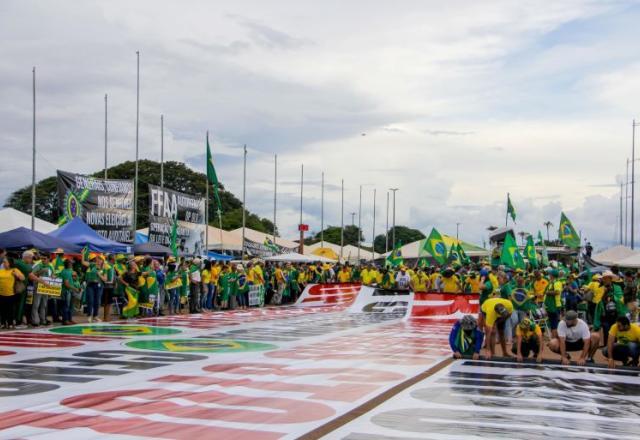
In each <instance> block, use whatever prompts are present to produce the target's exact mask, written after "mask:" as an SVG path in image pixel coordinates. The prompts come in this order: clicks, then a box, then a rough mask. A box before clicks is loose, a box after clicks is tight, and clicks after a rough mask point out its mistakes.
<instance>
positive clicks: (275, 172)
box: [273, 154, 278, 244]
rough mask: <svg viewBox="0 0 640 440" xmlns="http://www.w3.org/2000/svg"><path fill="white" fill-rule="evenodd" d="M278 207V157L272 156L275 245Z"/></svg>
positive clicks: (274, 241)
mask: <svg viewBox="0 0 640 440" xmlns="http://www.w3.org/2000/svg"><path fill="white" fill-rule="evenodd" d="M277 207H278V155H277V154H275V155H274V156H273V244H276V230H277V227H276V212H277Z"/></svg>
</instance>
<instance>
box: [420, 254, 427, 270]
mask: <svg viewBox="0 0 640 440" xmlns="http://www.w3.org/2000/svg"><path fill="white" fill-rule="evenodd" d="M427 267H429V260H427V258H426V257H420V258H419V259H418V268H420V269H426V268H427Z"/></svg>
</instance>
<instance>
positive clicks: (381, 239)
mask: <svg viewBox="0 0 640 440" xmlns="http://www.w3.org/2000/svg"><path fill="white" fill-rule="evenodd" d="M395 231H396V243H402V244H408V243H413V242H414V241H417V240H422V239H423V238H425V235H424V234H423V233H422V232H420V231H419V230H417V229H411V228H408V227H406V226H396V227H395ZM388 237H389V250H391V249H392V248H393V228H390V229H389V234H388ZM385 242H386V240H385V235H384V234H380V235H377V236H376V239H375V240H374V242H373V248H374V249H375V251H376V252H378V253H380V254H383V253H384V249H385Z"/></svg>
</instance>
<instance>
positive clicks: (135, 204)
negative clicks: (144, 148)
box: [133, 51, 140, 232]
mask: <svg viewBox="0 0 640 440" xmlns="http://www.w3.org/2000/svg"><path fill="white" fill-rule="evenodd" d="M139 138H140V51H136V172H135V177H134V182H133V184H134V190H133V230H134V232H135V231H137V230H138V152H139V140H140V139H139Z"/></svg>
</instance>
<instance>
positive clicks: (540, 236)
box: [536, 231, 544, 246]
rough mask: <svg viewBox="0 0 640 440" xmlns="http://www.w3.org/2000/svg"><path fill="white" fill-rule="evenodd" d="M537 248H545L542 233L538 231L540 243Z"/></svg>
mask: <svg viewBox="0 0 640 440" xmlns="http://www.w3.org/2000/svg"><path fill="white" fill-rule="evenodd" d="M536 245H537V246H544V238H542V232H540V231H538V242H537V243H536Z"/></svg>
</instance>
